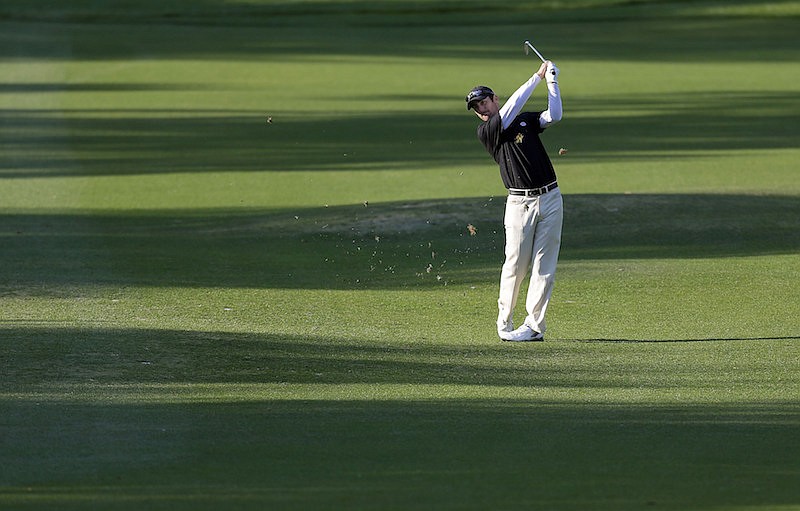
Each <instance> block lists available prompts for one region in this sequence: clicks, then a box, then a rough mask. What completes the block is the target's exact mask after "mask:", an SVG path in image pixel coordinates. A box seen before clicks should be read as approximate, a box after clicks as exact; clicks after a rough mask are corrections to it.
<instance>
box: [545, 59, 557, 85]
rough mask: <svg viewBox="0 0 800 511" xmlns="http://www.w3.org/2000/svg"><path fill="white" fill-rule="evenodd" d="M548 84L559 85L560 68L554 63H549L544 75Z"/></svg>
mask: <svg viewBox="0 0 800 511" xmlns="http://www.w3.org/2000/svg"><path fill="white" fill-rule="evenodd" d="M544 78H545V80H547V83H558V68H557V67H556V65H555V64H553V63H552V62H549V61H548V62H547V71H546V72H545V74H544Z"/></svg>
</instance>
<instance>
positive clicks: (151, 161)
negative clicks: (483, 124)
mask: <svg viewBox="0 0 800 511" xmlns="http://www.w3.org/2000/svg"><path fill="white" fill-rule="evenodd" d="M14 87H15V90H16V88H19V87H20V86H19V85H15V86H14ZM59 87H60V86H59V85H58V84H55V83H50V84H32V85H31V89H32V92H37V91H41V90H50V89H53V90H56V89H58V88H59ZM65 87H68V88H67V89H66V90H70V89H76V88H77V89H79V90H83V89H82V87H84V86H81V85H70V86H65ZM86 87H89V88H90V89H92V88H96V90H104V88H105V87H108V90H109V91H120V90H122V91H125V90H127V88H128V86H127V85H124V84H120V85H117V86H113V85H112V84H108V85H87V86H86ZM138 87H139V86H131V88H132V89H137V88H138ZM142 87H143V92H144V93H146V92H147V91H148V90H157V91H158V90H161V89H162V88H164V89H171V88H175V86H174V85H166V84H164V85H160V84H152V85H151V86H142ZM191 87H192V86H187V88H191ZM204 87H207V88H208V89H213V88H214V86H213V85H207V86H204ZM0 92H1V89H0ZM177 93H179V91H176V94H177ZM361 99H362V100H371V99H373V98H372V97H370V96H369V95H366V96H362V97H361ZM414 99H415V98H413V97H409V98H403V99H395V100H394V101H401V102H402V101H414ZM438 100H439V101H441V102H442V104H443V105H447V106H445V107H444V108H447V109H448V110H449V109H450V108H449V107H450V106H452V111H453V112H457V113H454V114H449V115H442V114H437V115H435V116H431V115H430V113H429V112H423V111H419V110H416V107H411V108H410V109H409V110H408V111H403V112H386V113H377V114H376V113H370V114H364V115H345V116H338V117H333V116H324V115H322V116H320V115H314V116H308V115H294V114H292V113H289V112H286V113H284V112H283V111H279V112H274V111H272V112H270V108H271V107H274V106H275V105H270V104H268V103H269V100H267V103H265V104H264V106H263V108H264V111H258V112H256V111H249V112H248V111H241V110H240V111H236V110H234V111H230V110H213V109H210V110H191V111H183V112H180V111H170V110H157V109H154V110H127V111H126V110H115V111H114V113H113V115H109V112H108V111H102V110H70V111H68V112H61V111H47V110H25V109H19V110H17V109H6V110H4V111H0V133H2V135H3V136H2V141H1V142H0V149H1V150H2V151H3V153H4V158H3V160H2V161H0V178H28V177H59V176H80V175H89V176H104V175H135V174H143V175H147V174H156V173H167V172H168V173H175V172H182V173H198V172H241V171H246V172H262V171H280V172H285V171H321V170H329V171H353V170H356V169H367V170H370V171H374V170H376V169H380V168H385V169H389V170H398V169H418V168H426V167H427V168H431V167H437V166H446V167H452V166H454V165H459V164H463V165H473V164H474V163H475V162H476V161H485V162H486V164H487V166H488V165H489V164H490V163H492V162H491V159H490V158H489V157H488V156H487V155H486V154H485V153H484V152H483V151H482V149H481V148H480V144H479V143H478V142H477V139H476V137H475V128H476V122H477V121H476V120H475V119H474V118H470V117H467V115H466V113H465V112H463V108H462V102H463V101H462V99H461V96H460V93H459V95H458V96H457V97H456V96H455V95H454V97H452V98H445V97H440V98H438ZM349 101H352V100H349ZM451 103H452V105H451ZM753 104H757V105H760V106H759V107H758V108H759V110H758V113H757V115H756V114H754V113H753V112H751V111H748V110H746V107H748V106H750V105H753ZM412 105H413V103H412ZM542 106H543V105H542ZM798 107H800V103H799V102H798V99H797V95H796V94H794V93H788V92H762V91H745V92H725V91H720V92H718V93H703V94H693V95H690V96H687V95H686V94H685V93H679V94H678V93H673V94H659V95H658V96H650V95H640V96H634V97H630V96H626V97H625V98H624V99H622V98H621V99H619V100H615V99H614V98H608V97H602V98H593V97H574V98H569V105H568V108H569V109H570V111H572V112H576V113H578V114H581V115H584V116H585V117H582V116H580V115H579V116H577V117H575V118H574V119H570V120H569V122H566V121H565V122H564V123H563V124H562V125H559V126H558V127H557V129H553V130H552V131H548V132H546V133H545V135H544V136H543V140H544V142H545V143H548V144H551V145H554V146H556V147H557V146H558V145H566V146H568V147H569V148H570V149H571V153H570V158H573V159H576V158H577V159H578V160H580V159H584V158H590V159H598V158H613V159H614V160H618V161H625V160H629V159H641V160H651V159H655V160H663V159H664V158H667V157H670V158H676V157H682V156H686V155H691V156H692V157H697V153H698V152H700V151H709V152H711V151H732V150H743V149H754V150H766V149H786V148H794V147H795V145H796V140H797V138H798V134H799V133H798V129H797V125H796V123H795V122H793V121H794V115H793V112H795V111H797V109H798ZM535 108H537V106H536V104H534V103H532V105H531V106H530V109H531V110H533V109H535ZM279 110H280V109H279ZM604 112H605V113H607V115H601V114H603V113H604ZM620 112H632V113H635V114H636V115H619V114H620ZM266 113H270V114H271V116H270V117H272V118H273V122H272V123H267V122H266V118H267V117H266ZM567 115H569V112H568V113H567ZM609 134H613V136H609ZM566 141H568V142H566ZM410 148H413V150H410ZM667 154H668V155H669V156H666V155H667ZM709 157H710V156H709Z"/></svg>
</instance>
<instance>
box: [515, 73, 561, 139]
mask: <svg viewBox="0 0 800 511" xmlns="http://www.w3.org/2000/svg"><path fill="white" fill-rule="evenodd" d="M541 81H542V78H541V77H540V76H539V75H538V74H534V75H533V76H531V77H530V78H529V79H528V81H527V82H525V83H523V84H522V85H521V86H520V87H519V89H517V90H516V92H514V94H512V95H511V97H510V98H508V101H506V102H505V103H504V104H503V107H502V108H500V119H501V121H502V124H503V129H506V128H508V127H509V126H511V121H513V120H514V118H515V117H516V116H517V115H519V113H520V112H521V111H522V107H523V106H525V102H526V101H528V98H529V97H531V94H532V93H533V90H534V89H535V88H536V86H537V85H539V82H541ZM556 87H558V85H556ZM560 104H561V100H560V99H559V105H560Z"/></svg>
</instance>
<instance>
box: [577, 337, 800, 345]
mask: <svg viewBox="0 0 800 511" xmlns="http://www.w3.org/2000/svg"><path fill="white" fill-rule="evenodd" d="M725 341H800V336H783V337H725V338H720V337H703V338H698V339H671V340H670V339H661V340H658V339H578V342H590V343H592V342H598V343H603V342H608V343H621V344H628V343H632V344H636V343H676V342H677V343H684V342H725Z"/></svg>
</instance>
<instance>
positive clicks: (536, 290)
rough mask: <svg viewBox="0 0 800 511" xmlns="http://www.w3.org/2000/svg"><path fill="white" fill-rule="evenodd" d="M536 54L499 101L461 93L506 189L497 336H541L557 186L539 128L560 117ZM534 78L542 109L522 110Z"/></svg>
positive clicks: (554, 249)
mask: <svg viewBox="0 0 800 511" xmlns="http://www.w3.org/2000/svg"><path fill="white" fill-rule="evenodd" d="M526 44H529V43H528V42H527V41H526ZM537 54H538V52H537ZM542 60H543V62H542V65H541V67H540V68H539V70H538V71H537V72H536V73H534V74H533V76H531V77H530V78H529V79H528V80H527V81H526V82H525V83H523V84H522V86H520V87H519V89H517V91H516V92H514V94H512V95H511V97H510V98H509V99H508V101H506V102H505V103H504V104H503V106H502V107H501V106H500V103H499V98H498V97H497V95H496V94H495V93H494V91H492V89H490V88H489V87H486V86H483V85H481V86H478V87H475V88H473V89H472V90H471V91H469V94H467V98H466V101H467V110H474V112H475V114H476V115H477V116H478V117H479V118H480V119H481V121H482V122H481V124H480V125H479V126H478V139H480V141H481V142H482V143H483V145H484V146H485V147H486V150H487V151H488V152H489V154H491V155H492V157H493V158H494V160H495V161H496V162H497V163H498V165H499V166H500V177H501V178H502V180H503V184H504V185H505V187H506V188H507V189H508V198H507V200H506V208H505V218H504V225H505V238H506V239H505V262H504V263H503V268H502V271H501V275H500V297H499V299H498V300H497V304H498V308H499V313H498V315H497V333H498V335H499V336H500V339H502V340H504V341H542V340H544V332H545V312H546V311H547V305H548V303H549V301H550V296H551V294H552V292H553V283H554V281H555V273H556V264H557V262H558V252H559V249H560V247H561V225H562V220H563V202H562V198H561V192H560V191H559V189H558V183H557V182H556V174H555V170H554V169H553V165H552V163H551V162H550V158H549V157H548V156H547V152H546V151H545V149H544V146H543V145H542V142H541V140H539V134H540V133H542V132H543V131H544V130H545V128H547V127H549V126H551V125H552V124H554V123H556V122H558V121H560V120H561V92H560V91H559V88H558V74H559V70H558V68H557V67H556V66H555V65H554V64H553V63H552V62H550V61H544V59H542ZM542 80H545V81H546V83H547V110H544V111H539V112H522V108H523V106H524V105H525V102H526V101H527V100H528V98H529V97H530V96H531V93H532V92H533V90H534V89H535V88H536V86H537V85H538V84H539V83H540V82H541V81H542ZM529 269H530V270H531V277H530V285H529V287H528V296H527V300H526V303H525V308H526V310H527V316H526V317H525V320H524V322H523V323H522V325H521V326H520V327H519V328H517V329H514V323H513V313H514V308H515V306H516V303H517V296H518V294H519V290H520V287H521V286H522V283H523V280H524V279H525V278H526V276H527V273H528V270H529Z"/></svg>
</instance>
